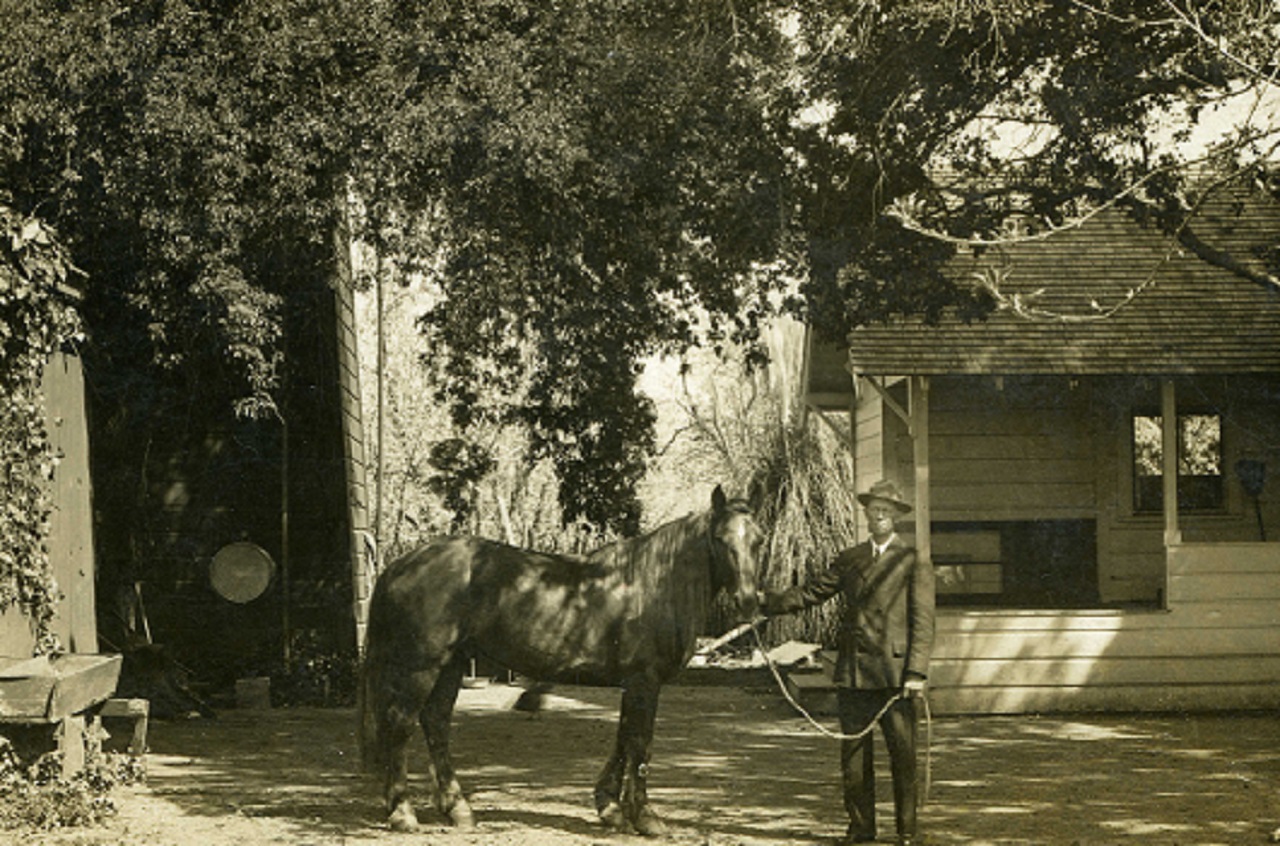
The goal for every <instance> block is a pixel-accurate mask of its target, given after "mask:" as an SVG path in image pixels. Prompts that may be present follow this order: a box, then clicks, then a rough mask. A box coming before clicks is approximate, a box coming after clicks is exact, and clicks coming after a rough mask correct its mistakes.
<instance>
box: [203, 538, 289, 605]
mask: <svg viewBox="0 0 1280 846" xmlns="http://www.w3.org/2000/svg"><path fill="white" fill-rule="evenodd" d="M275 572H276V562H275V561H273V560H272V558H271V556H270V555H268V554H267V551H266V550H265V549H263V548H262V547H260V546H258V545H257V544H256V543H250V542H249V541H236V542H235V543H229V544H227V545H226V546H224V547H223V548H222V549H219V550H218V551H217V553H216V554H215V555H214V556H213V561H212V562H210V564H209V581H210V582H211V583H212V584H213V589H214V590H215V591H217V592H218V595H219V596H221V597H223V598H224V599H229V600H231V601H232V602H239V603H242V604H243V603H245V602H252V601H253V600H255V599H257V598H258V597H259V596H262V594H263V593H264V592H265V591H266V589H267V586H268V585H270V584H271V578H272V577H273V576H274V575H275Z"/></svg>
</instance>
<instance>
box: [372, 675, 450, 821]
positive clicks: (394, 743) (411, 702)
mask: <svg viewBox="0 0 1280 846" xmlns="http://www.w3.org/2000/svg"><path fill="white" fill-rule="evenodd" d="M436 676H437V673H436V672H435V671H419V672H416V673H413V674H411V675H409V676H408V678H407V679H406V680H405V686H404V687H403V688H402V689H400V690H398V691H396V692H395V693H393V694H391V695H390V701H388V702H386V703H384V706H383V707H382V709H381V714H382V718H381V720H380V724H379V727H378V743H379V744H380V745H381V747H382V757H383V760H384V761H385V762H386V783H385V788H384V795H385V796H386V800H387V823H388V825H390V826H391V828H392V830H393V831H412V830H413V829H415V828H417V826H418V817H417V815H416V814H415V813H414V811H413V805H412V803H410V801H409V739H410V737H412V735H413V729H414V716H415V715H416V714H418V713H420V712H421V711H422V707H423V706H422V704H421V703H423V702H424V701H425V700H426V699H427V692H428V691H430V690H431V689H432V687H433V685H434V684H435V680H436ZM427 768H428V776H429V778H431V782H432V783H434V781H435V779H434V775H435V770H434V767H432V766H431V764H430V762H428V764H427Z"/></svg>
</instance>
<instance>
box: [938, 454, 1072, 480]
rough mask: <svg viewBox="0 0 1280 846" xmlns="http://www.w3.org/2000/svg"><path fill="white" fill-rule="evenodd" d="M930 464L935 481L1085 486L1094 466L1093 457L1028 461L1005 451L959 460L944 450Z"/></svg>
mask: <svg viewBox="0 0 1280 846" xmlns="http://www.w3.org/2000/svg"><path fill="white" fill-rule="evenodd" d="M933 467H934V471H935V473H936V483H937V484H940V485H941V484H947V485H956V486H961V485H972V484H988V485H990V484H1006V485H1028V484H1037V485H1038V484H1045V485H1081V484H1083V485H1088V486H1089V487H1090V488H1092V487H1093V485H1094V482H1095V480H1096V477H1097V473H1098V471H1097V468H1095V467H1094V466H1093V460H1092V458H1088V459H1086V458H1083V457H1081V458H1078V459H1071V458H1064V457H1062V456H1058V457H1056V458H1051V459H1050V458H1046V459H1037V460H1034V461H1028V460H1026V459H1021V458H1012V457H1010V456H1009V454H1008V453H1005V455H1004V456H1003V457H1001V458H985V459H981V460H959V459H956V458H954V457H951V456H947V455H946V454H945V453H942V452H937V451H935V453H934V459H933Z"/></svg>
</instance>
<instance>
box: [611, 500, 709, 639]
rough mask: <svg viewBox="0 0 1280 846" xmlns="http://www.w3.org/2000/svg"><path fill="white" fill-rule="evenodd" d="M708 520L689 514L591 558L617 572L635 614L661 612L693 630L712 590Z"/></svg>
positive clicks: (704, 614) (703, 619) (700, 623)
mask: <svg viewBox="0 0 1280 846" xmlns="http://www.w3.org/2000/svg"><path fill="white" fill-rule="evenodd" d="M709 519H710V518H709V517H708V516H707V515H689V516H687V517H683V518H681V519H679V520H674V521H672V522H670V523H667V524H665V525H662V526H659V527H658V528H656V529H654V530H653V531H651V532H649V533H647V534H644V535H641V536H640V537H637V538H630V539H628V540H624V541H619V542H618V543H615V544H612V545H610V546H609V547H605V548H603V549H600V550H597V551H596V552H595V553H592V555H591V558H592V559H594V560H598V561H601V562H602V563H606V566H609V567H611V568H615V569H616V570H617V571H618V572H619V573H620V574H621V575H622V577H623V579H624V581H625V582H626V583H627V585H628V593H629V594H630V595H631V597H632V599H633V602H634V604H633V607H634V608H635V610H636V613H637V614H638V615H650V614H653V613H663V614H665V615H668V616H670V617H672V618H673V619H674V620H676V621H677V622H680V623H683V624H685V625H687V626H689V627H690V628H696V629H698V630H699V631H696V632H694V634H695V635H696V634H699V633H701V628H702V627H703V626H704V625H705V622H706V618H707V615H708V611H709V609H710V607H711V598H712V593H713V590H712V585H711V560H710V551H711V550H710V546H709V544H708V541H707V530H708V521H709Z"/></svg>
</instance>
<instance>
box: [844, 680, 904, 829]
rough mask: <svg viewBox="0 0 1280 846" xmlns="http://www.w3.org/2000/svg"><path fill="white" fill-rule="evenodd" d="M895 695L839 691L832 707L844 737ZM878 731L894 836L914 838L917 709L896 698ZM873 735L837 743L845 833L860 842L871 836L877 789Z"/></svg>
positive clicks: (848, 690) (870, 719) (876, 692)
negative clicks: (889, 788) (885, 753)
mask: <svg viewBox="0 0 1280 846" xmlns="http://www.w3.org/2000/svg"><path fill="white" fill-rule="evenodd" d="M896 692H897V691H894V690H857V689H854V688H844V687H842V688H839V689H838V691H837V705H838V707H839V710H840V729H841V732H842V733H843V734H857V733H858V732H861V731H862V730H863V729H865V728H866V727H867V726H868V725H869V724H870V723H871V721H872V719H874V717H875V715H876V713H877V712H879V710H880V709H881V708H883V707H884V703H885V702H887V701H888V700H889V698H890V697H891V696H893V694H894V693H896ZM880 731H881V733H882V734H883V735H884V740H885V746H886V747H887V748H888V750H889V770H890V772H891V773H892V774H893V807H894V816H895V822H896V823H897V830H898V836H899V837H901V836H909V837H914V836H915V834H916V803H917V798H918V797H917V791H916V704H915V700H914V699H899V700H898V701H897V702H895V703H893V705H891V706H890V707H889V710H888V711H886V712H885V715H884V716H883V717H881V718H880ZM874 734H875V732H874V731H870V732H868V733H867V735H866V736H865V737H863V738H862V739H861V740H844V741H841V743H840V774H841V776H842V778H843V781H844V807H845V810H846V811H848V813H849V820H850V825H849V831H850V833H852V834H854V835H855V836H857V837H859V838H865V839H868V840H869V839H873V838H874V837H875V834H876V786H875V768H874V754H873V749H874V743H873V742H872V740H873V736H874Z"/></svg>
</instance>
